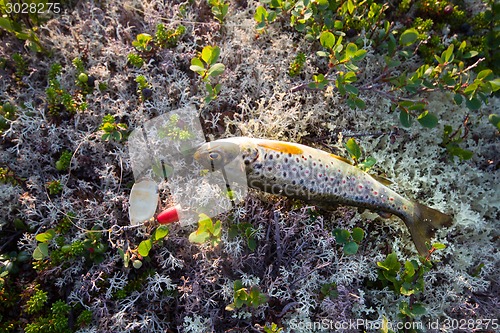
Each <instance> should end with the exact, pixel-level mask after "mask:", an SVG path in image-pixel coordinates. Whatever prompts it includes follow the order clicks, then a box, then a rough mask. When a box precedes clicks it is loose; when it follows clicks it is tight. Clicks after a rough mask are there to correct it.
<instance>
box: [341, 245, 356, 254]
mask: <svg viewBox="0 0 500 333" xmlns="http://www.w3.org/2000/svg"><path fill="white" fill-rule="evenodd" d="M358 249H359V245H358V244H357V243H356V242H349V243H347V244H346V245H344V253H345V254H356V252H358Z"/></svg>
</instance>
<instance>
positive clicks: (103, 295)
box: [0, 0, 500, 332]
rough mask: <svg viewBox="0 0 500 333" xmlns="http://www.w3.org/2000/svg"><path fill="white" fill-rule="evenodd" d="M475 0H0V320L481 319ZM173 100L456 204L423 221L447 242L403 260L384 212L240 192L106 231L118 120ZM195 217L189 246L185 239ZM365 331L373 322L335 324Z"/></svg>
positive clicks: (493, 273)
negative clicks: (232, 201) (20, 6)
mask: <svg viewBox="0 0 500 333" xmlns="http://www.w3.org/2000/svg"><path fill="white" fill-rule="evenodd" d="M226 5H228V7H226ZM495 6H497V5H495V4H494V3H493V2H491V1H489V2H488V1H486V2H471V3H469V2H458V1H457V2H450V3H446V4H445V3H444V2H442V3H441V2H440V3H439V5H438V4H437V3H435V2H431V1H425V0H424V1H401V2H398V3H397V4H385V3H382V2H376V1H367V2H361V1H343V2H340V1H339V2H335V1H328V2H326V1H279V0H273V1H261V2H258V1H239V0H238V1H209V2H207V1H205V0H198V1H188V2H182V1H166V2H162V1H144V2H138V1H125V2H121V3H117V2H111V1H110V2H95V3H94V2H88V3H87V2H82V3H76V2H67V3H63V4H61V5H60V6H57V7H58V8H60V11H59V12H57V11H56V10H55V9H54V8H55V7H54V8H53V9H54V10H52V11H51V12H50V11H48V10H47V12H48V13H46V14H40V15H35V14H26V15H23V14H16V13H8V12H7V11H8V6H7V2H5V1H3V2H0V8H1V10H2V18H1V21H0V24H1V25H0V28H2V29H1V32H0V38H1V45H2V47H1V48H0V75H1V76H2V80H1V81H0V87H1V92H2V95H1V97H0V98H1V99H0V105H1V109H0V115H1V117H0V131H1V132H0V133H1V145H2V149H1V152H0V167H1V169H0V197H1V198H2V200H3V203H4V204H3V205H2V206H1V207H0V210H1V214H0V223H1V224H0V226H1V239H2V241H1V245H0V250H1V251H0V252H1V259H0V285H1V290H0V302H1V305H2V311H1V313H0V316H1V317H0V322H1V324H0V325H1V326H0V331H5V332H16V331H20V330H24V331H26V332H42V331H43V332H74V331H78V332H107V331H120V332H142V331H144V332H164V331H168V330H170V331H173V332H177V331H178V332H202V331H203V332H210V331H214V332H224V331H230V330H235V331H242V332H244V331H248V332H252V331H260V332H262V331H264V332H272V331H275V332H277V331H279V329H283V331H285V332H292V331H294V332H301V331H303V332H310V331H331V329H330V328H331V326H332V325H333V326H335V324H336V323H337V324H338V323H349V322H352V321H356V320H358V319H363V320H366V321H367V322H373V323H379V324H382V323H384V322H386V321H387V322H388V323H389V322H390V323H396V322H402V323H405V322H406V323H419V322H421V323H434V322H436V321H437V322H438V323H439V325H438V326H437V327H431V328H428V329H426V331H433V330H434V331H437V330H439V329H444V328H445V325H447V324H457V325H463V324H464V323H465V325H471V327H467V326H465V327H466V328H465V330H473V329H478V330H480V329H485V330H486V331H494V330H495V329H494V326H493V324H494V323H493V322H492V321H491V320H493V319H495V318H498V317H499V312H498V311H499V310H498V309H499V308H500V306H499V303H500V295H499V294H498V290H499V289H500V288H499V286H498V281H499V258H498V221H499V218H500V216H499V210H498V209H499V202H500V200H499V188H498V186H499V185H498V184H499V183H500V182H499V172H498V168H499V163H500V161H499V156H500V152H499V145H498V138H499V137H498V116H496V115H495V114H498V109H499V106H500V104H499V100H498V97H497V96H495V91H497V90H498V86H499V85H498V73H499V70H498V67H495V66H498V63H499V62H498V61H495V60H498V58H495V57H498V52H497V53H496V54H495V51H498V24H499V23H498V12H499V11H498V7H495ZM47 9H48V8H47ZM468 18H471V19H470V20H469V19H468ZM386 22H387V23H386ZM464 42H465V44H464ZM207 46H209V47H210V50H212V53H210V54H209V53H208V52H206V53H205V56H204V54H203V50H204V49H205V47H207ZM214 50H218V51H217V52H215V53H213V51H214ZM215 55H216V56H215ZM435 56H436V57H435ZM193 59H198V60H193ZM479 59H483V60H481V61H479ZM207 60H208V61H207ZM221 64H222V65H223V66H221ZM196 65H198V67H200V68H194V71H193V70H192V69H191V67H192V66H196ZM215 65H217V66H215ZM214 66H215V67H214ZM486 100H488V104H485V103H484V101H486ZM187 105H194V106H195V107H196V109H197V110H198V111H199V114H200V119H201V121H202V124H203V128H204V130H205V135H206V136H207V137H208V138H210V139H215V138H219V137H224V136H230V135H246V136H253V137H265V138H271V139H279V140H288V141H293V142H300V143H305V144H308V145H312V146H316V147H318V148H323V149H326V150H330V151H332V152H334V153H336V154H338V155H342V156H344V157H349V156H354V158H356V159H360V161H363V162H365V161H367V160H368V157H370V158H372V159H373V160H375V161H376V163H375V164H373V165H370V167H371V169H370V172H372V173H375V174H381V175H384V176H386V177H387V178H390V179H391V180H393V185H392V186H393V188H394V189H396V190H397V191H398V192H400V193H402V194H405V195H406V196H408V197H411V198H414V199H416V200H418V201H420V202H422V203H424V204H427V205H431V206H432V207H435V208H437V209H439V210H442V211H445V212H447V213H450V214H451V215H453V216H454V225H453V226H452V227H451V228H449V229H446V230H442V231H440V232H439V233H438V235H437V242H439V243H442V244H445V245H446V248H444V249H439V250H436V251H435V252H434V253H433V254H432V255H431V256H430V258H429V259H430V261H429V260H427V261H425V260H423V261H422V260H420V259H419V258H418V257H417V255H416V253H415V252H414V250H413V246H412V244H411V241H410V238H409V235H408V233H407V231H406V229H405V227H404V225H403V224H402V222H400V221H399V220H398V219H397V218H391V219H389V220H382V219H380V218H379V217H378V216H377V215H376V214H372V213H369V212H358V211H357V210H356V209H352V208H349V207H339V208H338V209H336V210H334V211H324V210H320V209H318V208H315V207H311V206H307V205H304V204H303V203H301V202H294V201H290V200H287V199H285V198H279V197H271V196H267V195H263V194H262V193H259V192H251V193H250V194H249V196H248V198H247V199H246V200H245V202H244V203H242V204H240V205H238V207H236V209H235V210H233V211H230V212H227V213H224V214H221V215H220V216H217V217H215V218H213V219H212V220H210V221H209V220H207V219H206V218H204V219H203V223H201V224H200V225H199V226H198V228H197V226H188V227H181V226H180V225H172V226H170V227H169V229H168V231H166V230H164V229H163V228H160V227H158V226H157V225H155V224H154V223H151V224H147V225H146V226H145V227H144V228H134V229H127V228H123V227H124V226H127V225H128V224H129V221H128V216H127V209H128V196H129V194H130V188H131V186H132V184H133V183H134V178H133V174H132V170H131V166H130V161H129V157H128V151H127V137H128V134H129V133H130V131H131V130H133V129H135V128H137V127H139V126H140V125H141V124H143V123H145V122H146V121H148V120H150V119H153V118H154V117H156V116H158V115H163V114H166V113H168V112H169V111H172V110H176V109H179V108H182V107H184V106H187ZM351 138H354V139H355V141H356V142H357V144H358V148H359V151H358V150H357V149H354V148H355V147H354V146H353V145H352V141H349V139H351ZM347 142H351V144H349V145H347V146H346V144H347ZM346 147H347V148H346ZM353 147H354V148H353ZM353 149H354V150H353ZM353 151H354V153H353ZM193 191H195V189H193ZM168 192H169V189H168V184H160V194H161V196H162V199H163V201H162V203H161V206H162V207H163V208H165V207H167V206H168V205H169V204H171V203H170V202H169V201H168V200H169V199H168ZM200 228H201V229H200ZM357 228H361V229H362V230H363V231H364V235H363V237H360V238H358V237H355V236H354V235H355V234H356V233H358V232H359V231H357V230H358V229H357ZM355 230H356V231H355ZM197 231H200V232H199V234H202V235H205V234H203V232H206V233H208V237H207V238H206V241H205V242H203V241H201V240H202V238H203V237H197V238H196V239H195V240H196V242H190V240H189V239H190V235H192V234H193V233H196V232H197ZM199 234H198V235H199ZM342 234H344V235H347V234H349V236H348V237H347V239H344V238H342V237H341V235H342ZM349 237H351V238H352V239H353V240H355V242H354V241H353V242H350V239H351V238H349ZM193 238H195V237H194V236H192V239H193ZM203 240H205V238H203ZM358 240H359V242H358ZM349 243H352V244H355V245H356V246H357V249H356V251H351V250H349V248H350V246H347V244H349ZM346 247H347V250H346ZM437 247H440V248H441V247H442V246H441V245H437ZM353 252H354V253H353ZM351 253H353V254H351ZM431 262H432V264H431ZM405 283H406V284H405ZM489 319H491V320H490V321H488V320H489ZM470 320H473V321H470ZM318 323H320V324H318ZM321 323H324V325H322V324H321ZM486 325H488V326H486ZM363 328H364V329H367V330H369V331H388V329H387V330H386V329H385V328H384V327H380V329H379V328H377V327H375V328H374V327H372V328H370V327H367V326H366V324H365V326H364V327H361V326H360V327H357V328H354V329H351V328H349V327H348V328H347V329H346V331H349V330H351V331H354V332H356V331H359V330H362V329H363ZM469 328H470V329H469ZM393 330H397V329H393ZM424 330H425V329H424Z"/></svg>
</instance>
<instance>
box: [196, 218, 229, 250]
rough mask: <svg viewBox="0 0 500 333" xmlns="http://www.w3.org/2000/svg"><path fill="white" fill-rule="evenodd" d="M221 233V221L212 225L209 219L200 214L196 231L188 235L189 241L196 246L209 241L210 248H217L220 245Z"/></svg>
mask: <svg viewBox="0 0 500 333" xmlns="http://www.w3.org/2000/svg"><path fill="white" fill-rule="evenodd" d="M221 231H222V227H221V221H219V220H217V222H215V223H213V222H212V219H211V218H210V217H208V216H207V215H205V214H200V219H199V221H198V229H197V230H196V231H194V232H192V233H191V234H190V235H189V241H190V242H191V243H198V244H203V243H205V242H207V241H209V242H210V244H211V245H212V246H217V245H218V244H219V243H220V237H221Z"/></svg>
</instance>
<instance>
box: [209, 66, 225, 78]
mask: <svg viewBox="0 0 500 333" xmlns="http://www.w3.org/2000/svg"><path fill="white" fill-rule="evenodd" d="M225 69H226V66H224V65H223V64H221V63H217V64H214V65H213V66H212V67H210V69H209V70H208V76H217V75H220V74H222V73H224V70H225Z"/></svg>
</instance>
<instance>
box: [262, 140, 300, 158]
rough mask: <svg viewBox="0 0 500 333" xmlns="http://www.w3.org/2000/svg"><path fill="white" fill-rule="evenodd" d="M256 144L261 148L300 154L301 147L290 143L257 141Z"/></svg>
mask: <svg viewBox="0 0 500 333" xmlns="http://www.w3.org/2000/svg"><path fill="white" fill-rule="evenodd" d="M257 145H259V146H261V147H263V148H267V149H271V150H275V151H279V152H281V153H287V154H292V155H296V154H302V149H301V148H300V147H297V146H296V145H294V144H292V143H286V142H277V141H276V142H274V141H265V142H259V143H258V144H257Z"/></svg>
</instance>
